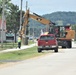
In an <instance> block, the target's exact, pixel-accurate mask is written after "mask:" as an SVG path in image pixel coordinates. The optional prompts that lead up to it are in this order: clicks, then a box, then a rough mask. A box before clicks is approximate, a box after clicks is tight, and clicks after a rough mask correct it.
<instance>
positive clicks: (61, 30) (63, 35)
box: [20, 10, 75, 48]
mask: <svg viewBox="0 0 76 75" xmlns="http://www.w3.org/2000/svg"><path fill="white" fill-rule="evenodd" d="M29 18H31V19H34V20H36V21H38V22H40V23H42V24H44V25H48V26H49V29H48V30H49V31H48V34H55V36H56V38H57V41H58V46H62V48H71V47H72V39H74V37H75V31H74V30H72V29H71V28H70V27H71V26H70V25H69V26H56V25H55V23H53V22H52V21H50V20H47V19H45V18H43V17H41V16H39V15H37V14H35V13H34V14H30V13H29V10H27V11H26V12H25V14H24V22H23V26H22V29H21V31H20V34H21V36H22V38H24V35H25V34H26V33H25V31H26V27H27V25H28V19H29Z"/></svg>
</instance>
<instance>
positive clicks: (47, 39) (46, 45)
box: [38, 34, 58, 53]
mask: <svg viewBox="0 0 76 75" xmlns="http://www.w3.org/2000/svg"><path fill="white" fill-rule="evenodd" d="M42 50H54V52H58V43H57V40H56V37H55V35H54V34H46V35H45V34H43V35H40V37H39V39H38V52H39V53H40V52H42Z"/></svg>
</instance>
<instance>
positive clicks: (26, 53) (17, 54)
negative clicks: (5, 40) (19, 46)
mask: <svg viewBox="0 0 76 75" xmlns="http://www.w3.org/2000/svg"><path fill="white" fill-rule="evenodd" d="M46 53H48V52H42V53H38V52H37V47H36V46H35V47H32V48H28V49H25V50H20V51H14V52H8V53H1V54H0V61H3V62H7V61H9V60H10V61H21V60H25V59H29V58H33V57H36V56H40V55H43V54H46ZM1 63H2V62H1Z"/></svg>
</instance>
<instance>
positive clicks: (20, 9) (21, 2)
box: [19, 0, 23, 30]
mask: <svg viewBox="0 0 76 75" xmlns="http://www.w3.org/2000/svg"><path fill="white" fill-rule="evenodd" d="M22 2H23V0H21V8H20V29H19V30H21V27H22Z"/></svg>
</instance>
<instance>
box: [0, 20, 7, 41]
mask: <svg viewBox="0 0 76 75" xmlns="http://www.w3.org/2000/svg"><path fill="white" fill-rule="evenodd" d="M2 29H3V30H2ZM2 31H3V32H2ZM1 32H2V34H1ZM1 37H2V39H1ZM1 40H3V41H6V21H5V20H4V23H3V26H2V20H1V19H0V42H1Z"/></svg>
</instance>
